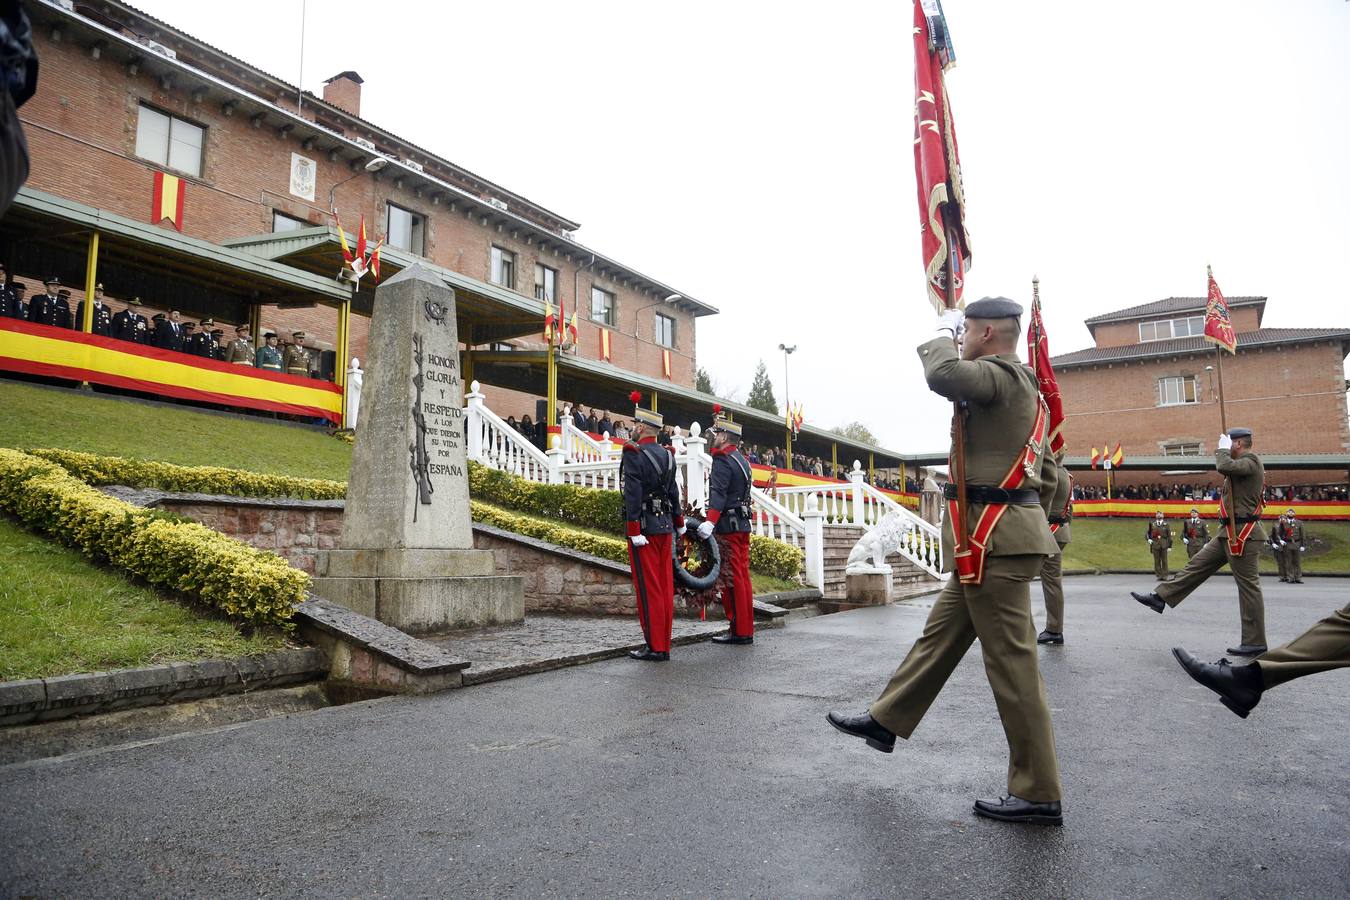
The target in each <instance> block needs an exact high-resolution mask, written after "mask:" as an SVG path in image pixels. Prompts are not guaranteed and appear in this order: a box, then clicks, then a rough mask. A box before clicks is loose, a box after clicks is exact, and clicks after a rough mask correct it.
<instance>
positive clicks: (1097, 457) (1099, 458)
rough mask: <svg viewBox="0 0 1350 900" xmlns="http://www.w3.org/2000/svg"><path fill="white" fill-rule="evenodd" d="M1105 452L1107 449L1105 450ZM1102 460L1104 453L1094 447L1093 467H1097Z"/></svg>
mask: <svg viewBox="0 0 1350 900" xmlns="http://www.w3.org/2000/svg"><path fill="white" fill-rule="evenodd" d="M1103 452H1105V451H1103ZM1101 461H1102V454H1101V453H1098V452H1097V448H1096V447H1093V448H1092V468H1094V469H1095V468H1097V465H1098V463H1100V462H1101Z"/></svg>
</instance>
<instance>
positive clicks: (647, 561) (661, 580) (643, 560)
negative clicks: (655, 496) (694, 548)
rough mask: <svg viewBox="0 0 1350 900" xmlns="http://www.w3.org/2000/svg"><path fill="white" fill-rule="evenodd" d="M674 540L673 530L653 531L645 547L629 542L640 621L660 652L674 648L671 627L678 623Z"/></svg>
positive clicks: (630, 568) (656, 649) (643, 631)
mask: <svg viewBox="0 0 1350 900" xmlns="http://www.w3.org/2000/svg"><path fill="white" fill-rule="evenodd" d="M670 541H671V535H669V534H649V535H647V546H645V547H634V546H633V544H632V542H629V544H628V566H629V570H630V571H631V572H632V573H633V588H634V590H635V591H636V592H637V608H638V622H639V623H641V625H642V636H643V637H644V638H645V639H646V641H647V646H648V647H651V648H652V649H653V650H655V651H656V652H658V653H669V652H670V630H671V628H672V627H673V626H674V624H675V563H674V557H672V556H671V550H670Z"/></svg>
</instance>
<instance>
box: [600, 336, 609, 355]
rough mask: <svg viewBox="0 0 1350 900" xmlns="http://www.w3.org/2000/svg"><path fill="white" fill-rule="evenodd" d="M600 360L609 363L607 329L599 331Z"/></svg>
mask: <svg viewBox="0 0 1350 900" xmlns="http://www.w3.org/2000/svg"><path fill="white" fill-rule="evenodd" d="M600 358H601V359H603V360H604V361H605V362H609V329H608V328H601V329H600Z"/></svg>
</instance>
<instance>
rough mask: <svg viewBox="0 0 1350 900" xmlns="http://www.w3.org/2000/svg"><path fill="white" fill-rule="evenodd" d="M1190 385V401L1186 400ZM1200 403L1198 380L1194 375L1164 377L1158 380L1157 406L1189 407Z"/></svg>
mask: <svg viewBox="0 0 1350 900" xmlns="http://www.w3.org/2000/svg"><path fill="white" fill-rule="evenodd" d="M1188 384H1189V385H1190V392H1189V393H1190V396H1191V399H1189V400H1188V399H1186V395H1187V390H1186V386H1187V385H1188ZM1199 402H1200V380H1199V379H1198V378H1196V377H1195V376H1194V375H1166V376H1164V377H1162V378H1159V379H1158V405H1159V406H1189V405H1191V404H1194V403H1199Z"/></svg>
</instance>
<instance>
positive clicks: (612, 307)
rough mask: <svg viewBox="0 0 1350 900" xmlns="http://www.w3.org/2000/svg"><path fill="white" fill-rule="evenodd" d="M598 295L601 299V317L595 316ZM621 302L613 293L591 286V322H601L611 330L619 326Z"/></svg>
mask: <svg viewBox="0 0 1350 900" xmlns="http://www.w3.org/2000/svg"><path fill="white" fill-rule="evenodd" d="M597 295H599V298H600V299H601V315H598V316H597V315H596V314H595V301H596V299H597ZM618 309H619V302H618V300H617V299H616V298H615V296H614V293H613V292H612V291H607V290H605V289H604V288H602V287H596V286H595V285H591V321H593V322H599V323H601V324H602V325H607V326H609V327H610V328H614V327H616V326H617V324H618V321H619V313H618Z"/></svg>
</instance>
